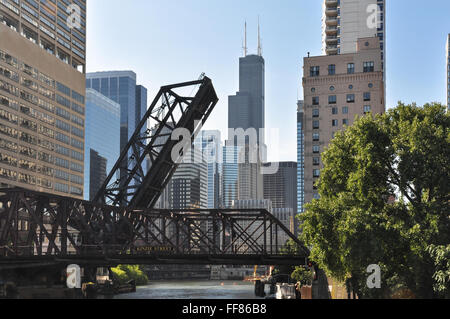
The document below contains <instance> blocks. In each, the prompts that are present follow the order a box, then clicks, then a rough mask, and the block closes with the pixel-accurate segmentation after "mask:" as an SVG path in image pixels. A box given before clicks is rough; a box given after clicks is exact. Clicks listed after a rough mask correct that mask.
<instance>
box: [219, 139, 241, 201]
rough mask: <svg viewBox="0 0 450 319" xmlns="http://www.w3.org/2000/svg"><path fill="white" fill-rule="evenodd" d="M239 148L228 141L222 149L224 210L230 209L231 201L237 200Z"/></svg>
mask: <svg viewBox="0 0 450 319" xmlns="http://www.w3.org/2000/svg"><path fill="white" fill-rule="evenodd" d="M239 152H240V148H239V146H235V145H234V144H233V143H230V142H229V141H226V142H225V146H224V147H223V152H222V154H223V163H222V204H223V207H224V208H232V207H233V201H235V200H238V199H239V163H238V160H239Z"/></svg>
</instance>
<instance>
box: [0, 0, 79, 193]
mask: <svg viewBox="0 0 450 319" xmlns="http://www.w3.org/2000/svg"><path fill="white" fill-rule="evenodd" d="M74 9H78V10H76V11H77V12H75V11H73V10H74ZM78 13H79V14H78ZM74 22H75V23H74ZM85 52H86V1H85V0H73V1H72V0H67V1H58V2H56V1H39V0H35V1H21V2H20V3H19V1H10V0H2V1H0V150H1V152H0V186H1V187H22V188H27V189H32V190H36V191H43V192H47V193H56V194H58V195H70V196H73V197H76V198H82V197H83V178H84V166H83V160H84V135H85V132H84V120H85V96H84V94H85V64H86V61H85V59H86V58H85V54H86V53H85Z"/></svg>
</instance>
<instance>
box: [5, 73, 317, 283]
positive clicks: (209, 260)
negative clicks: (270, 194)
mask: <svg viewBox="0 0 450 319" xmlns="http://www.w3.org/2000/svg"><path fill="white" fill-rule="evenodd" d="M188 91H191V92H192V93H191V94H188V95H186V93H185V92H188ZM217 102H218V97H217V94H216V92H215V89H214V87H213V84H212V82H211V80H210V79H209V78H208V77H205V76H202V77H201V78H200V79H199V80H197V81H192V82H186V83H180V84H174V85H169V86H164V87H162V88H161V89H160V91H159V92H158V94H157V96H156V97H155V99H154V101H153V103H152V104H151V105H150V107H149V109H148V111H147V113H146V114H145V116H144V117H143V118H142V120H141V122H140V124H139V125H138V127H137V128H136V131H135V133H134V135H133V136H132V138H131V139H130V141H129V142H128V144H127V146H126V147H125V148H124V149H122V152H121V154H120V157H119V159H118V160H117V162H116V164H115V166H114V168H113V169H112V171H111V172H110V174H109V176H108V177H107V179H106V181H105V182H104V184H103V186H102V187H101V188H100V190H99V192H98V194H97V195H96V197H95V199H94V200H93V201H90V202H88V201H83V200H79V199H74V198H68V197H61V196H57V195H54V194H46V193H39V192H34V191H29V190H24V189H3V190H0V274H1V273H2V272H3V273H5V272H8V271H9V272H11V271H13V270H17V269H24V271H25V269H31V268H39V267H52V268H54V267H59V268H60V269H64V268H65V267H67V266H68V265H71V264H77V265H80V266H81V267H112V266H117V265H119V264H207V265H213V264H216V265H225V264H230V265H305V264H306V262H307V258H308V256H309V251H308V249H307V248H306V247H304V246H303V245H302V243H301V242H300V241H299V240H298V239H297V238H296V237H295V236H294V235H293V234H292V233H291V232H290V231H289V230H288V229H287V228H286V227H285V226H284V225H283V224H282V223H281V222H280V221H279V220H278V219H277V218H275V217H274V216H273V215H272V214H270V213H269V212H267V211H266V210H263V209H246V210H230V209H210V210H201V209H189V210H164V209H155V204H156V203H157V201H158V199H159V197H160V195H161V193H162V192H163V190H164V188H165V187H166V185H167V184H168V182H169V181H170V179H171V177H172V175H173V174H174V172H175V171H176V169H177V166H178V164H179V163H180V162H181V160H182V155H183V154H182V152H180V151H179V149H180V148H179V146H180V141H177V140H172V133H173V132H174V131H175V130H177V129H184V130H185V131H186V130H188V131H189V135H190V139H187V140H183V141H181V143H182V145H184V146H186V145H187V144H192V142H193V141H194V139H195V136H196V135H197V134H198V133H199V131H200V129H201V127H202V126H203V125H204V124H205V122H206V120H207V119H208V117H209V115H210V114H211V112H212V111H213V109H214V107H215V105H216V104H217ZM147 123H149V124H150V125H149V126H147ZM147 127H151V129H148V130H147ZM174 135H177V134H174ZM183 143H184V144H183ZM280 232H284V233H285V234H286V235H287V236H288V237H289V238H290V239H292V241H293V242H294V243H295V244H296V246H297V247H296V249H294V250H293V251H291V252H285V251H283V249H282V247H283V245H284V244H285V243H284V242H280V241H279V240H278V236H279V234H280Z"/></svg>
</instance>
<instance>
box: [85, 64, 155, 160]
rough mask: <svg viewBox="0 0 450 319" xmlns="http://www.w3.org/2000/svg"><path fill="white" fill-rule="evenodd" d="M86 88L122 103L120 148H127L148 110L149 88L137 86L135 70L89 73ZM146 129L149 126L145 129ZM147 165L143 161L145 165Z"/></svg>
mask: <svg viewBox="0 0 450 319" xmlns="http://www.w3.org/2000/svg"><path fill="white" fill-rule="evenodd" d="M86 88H91V89H94V90H96V91H98V92H100V93H101V94H103V95H104V96H106V97H108V98H109V99H111V100H113V101H114V102H116V103H118V104H119V105H120V149H123V148H125V147H126V145H127V144H128V141H129V140H130V138H131V137H132V136H133V134H134V131H135V130H136V127H137V125H138V124H139V122H140V119H141V118H142V116H143V115H144V114H145V111H146V110H147V90H146V89H145V88H144V87H143V86H136V73H134V72H133V71H107V72H96V73H88V74H87V75H86ZM144 110H145V111H144ZM146 130H147V127H145V129H143V131H146ZM130 155H131V154H130ZM147 166H148V165H147V164H146V163H143V167H147Z"/></svg>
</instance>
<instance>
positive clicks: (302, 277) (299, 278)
mask: <svg viewBox="0 0 450 319" xmlns="http://www.w3.org/2000/svg"><path fill="white" fill-rule="evenodd" d="M291 278H292V279H294V280H295V281H296V282H299V283H300V285H301V287H303V286H311V285H312V282H313V279H314V275H313V273H312V271H311V270H310V269H307V268H306V267H305V266H299V267H296V268H295V270H294V272H293V273H292V275H291Z"/></svg>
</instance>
